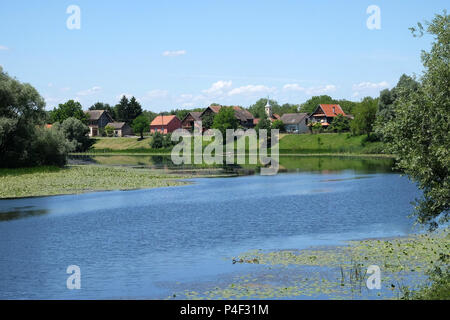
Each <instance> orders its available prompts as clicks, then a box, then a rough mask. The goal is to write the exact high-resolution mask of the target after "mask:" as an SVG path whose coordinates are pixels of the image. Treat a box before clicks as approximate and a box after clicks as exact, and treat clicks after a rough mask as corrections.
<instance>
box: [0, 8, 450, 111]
mask: <svg viewBox="0 0 450 320" xmlns="http://www.w3.org/2000/svg"><path fill="white" fill-rule="evenodd" d="M73 5H75V6H77V7H78V8H79V13H80V14H79V19H77V18H78V16H77V15H76V11H73V10H69V11H68V8H69V9H71V8H70V6H73ZM371 5H375V6H377V7H378V8H379V15H376V11H372V10H369V12H367V9H368V7H369V6H371ZM447 5H448V1H447V0H445V1H443V0H442V1H441V0H433V1H423V0H409V1H406V0H388V1H379V0H371V1H365V0H345V1H344V0H341V1H337V0H320V1H317V0H297V1H283V0H278V1H275V0H274V1H264V0H259V1H252V0H239V1H235V0H226V1H214V0H204V1H202V0H191V1H186V0H184V1H170V0H165V1H148V0H147V1H137V0H135V1H133V0H128V1H124V0H115V1H109V0H78V1H76V0H70V1H64V0H40V1H29V0H14V1H6V0H0V66H1V67H2V68H3V69H4V71H6V72H8V74H10V75H11V76H14V77H16V78H17V79H18V80H20V81H22V82H27V83H30V84H31V85H33V86H34V87H35V88H36V89H37V90H38V91H39V93H40V94H41V95H42V96H43V97H44V99H45V100H46V108H47V109H48V110H50V109H53V107H55V106H57V104H59V103H63V102H65V101H67V100H69V99H75V100H77V101H79V102H80V103H81V104H82V105H83V108H84V109H87V108H89V106H91V105H92V104H94V103H95V102H97V101H101V102H105V103H109V104H111V105H115V104H117V103H118V101H119V99H120V97H121V96H122V95H127V96H129V97H131V96H135V97H136V98H137V99H138V101H140V102H141V104H142V106H143V108H144V109H146V110H152V111H154V112H160V111H164V110H171V109H176V108H203V107H206V106H208V105H209V104H210V103H213V102H215V103H220V104H223V105H240V106H244V107H248V106H250V105H251V104H253V103H255V102H256V100H258V99H259V98H265V97H270V99H274V100H277V101H278V103H280V104H282V103H295V104H299V103H302V102H304V101H306V100H307V99H308V98H310V97H311V96H314V95H321V94H327V95H330V96H332V97H333V98H336V99H342V98H345V99H349V100H353V101H359V100H361V99H362V98H363V97H364V96H374V97H375V96H378V94H379V91H380V90H382V89H385V88H391V87H393V86H395V84H396V82H397V81H398V79H399V77H400V76H401V75H402V74H403V73H406V74H409V75H413V74H416V75H418V76H420V74H421V72H422V64H421V61H420V52H421V50H429V48H430V45H431V42H432V40H433V39H432V38H431V37H430V36H427V35H426V36H424V37H422V38H414V37H413V36H412V35H411V32H410V31H409V30H408V28H409V27H411V26H414V25H415V24H416V23H417V22H419V21H422V22H423V21H424V20H428V21H429V20H432V18H433V16H434V14H436V13H442V11H443V10H444V9H447ZM374 14H375V15H374ZM378 17H379V19H378ZM368 20H369V26H371V28H370V29H369V27H368ZM78 21H79V28H77V22H78ZM378 21H379V25H378V28H373V26H374V23H376V22H378ZM375 26H376V24H375Z"/></svg>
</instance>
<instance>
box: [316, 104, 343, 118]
mask: <svg viewBox="0 0 450 320" xmlns="http://www.w3.org/2000/svg"><path fill="white" fill-rule="evenodd" d="M319 107H320V108H321V109H322V110H323V112H324V113H325V115H326V116H327V117H336V116H337V115H338V114H342V115H343V116H345V112H344V111H343V110H342V108H341V106H340V105H338V104H319ZM333 109H334V112H333Z"/></svg>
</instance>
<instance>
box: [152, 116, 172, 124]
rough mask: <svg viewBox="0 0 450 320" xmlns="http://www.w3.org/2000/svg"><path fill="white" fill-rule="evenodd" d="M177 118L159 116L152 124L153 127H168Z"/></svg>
mask: <svg viewBox="0 0 450 320" xmlns="http://www.w3.org/2000/svg"><path fill="white" fill-rule="evenodd" d="M174 118H176V116H174V115H168V116H157V117H156V118H155V119H153V121H152V123H150V125H151V126H165V125H168V124H169V123H170V122H171V121H172V120H173V119H174Z"/></svg>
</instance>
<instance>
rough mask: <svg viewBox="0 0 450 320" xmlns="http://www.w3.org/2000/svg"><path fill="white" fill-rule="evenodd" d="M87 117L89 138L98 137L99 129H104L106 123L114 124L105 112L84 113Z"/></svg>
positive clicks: (91, 111) (90, 111)
mask: <svg viewBox="0 0 450 320" xmlns="http://www.w3.org/2000/svg"><path fill="white" fill-rule="evenodd" d="M86 114H87V115H88V116H89V136H90V137H95V136H98V135H99V133H100V130H101V129H104V128H105V127H106V125H107V124H108V123H111V122H114V119H113V118H112V117H111V115H110V114H109V113H108V111H106V110H89V111H86Z"/></svg>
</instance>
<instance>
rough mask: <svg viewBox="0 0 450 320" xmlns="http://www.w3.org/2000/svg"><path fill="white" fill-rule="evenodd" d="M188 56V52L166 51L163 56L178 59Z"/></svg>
mask: <svg viewBox="0 0 450 320" xmlns="http://www.w3.org/2000/svg"><path fill="white" fill-rule="evenodd" d="M185 54H186V50H175V51H164V52H163V53H162V55H163V56H164V57H177V56H182V55H185Z"/></svg>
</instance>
